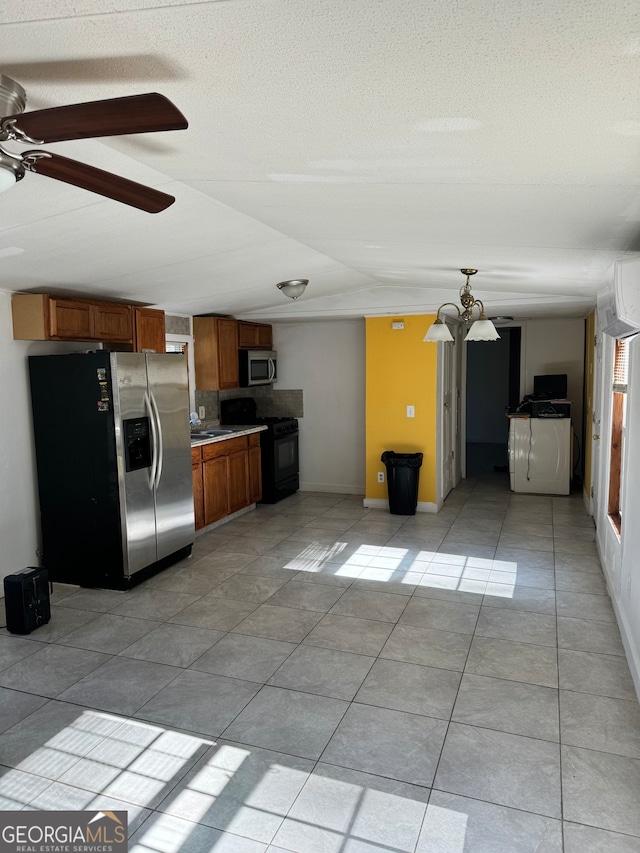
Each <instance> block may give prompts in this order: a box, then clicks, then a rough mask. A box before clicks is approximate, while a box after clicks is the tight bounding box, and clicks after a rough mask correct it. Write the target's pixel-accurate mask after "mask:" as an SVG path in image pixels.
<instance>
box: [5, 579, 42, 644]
mask: <svg viewBox="0 0 640 853" xmlns="http://www.w3.org/2000/svg"><path fill="white" fill-rule="evenodd" d="M4 606H5V611H6V615H7V630H8V631H11V633H12V634H30V633H31V632H32V631H34V630H35V629H36V628H38V627H39V626H40V625H46V623H47V622H48V621H49V620H50V619H51V605H50V604H49V579H48V577H47V570H46V569H34V568H32V567H30V568H28V569H23V570H22V571H21V572H16V573H15V574H14V575H7V576H6V577H5V579H4Z"/></svg>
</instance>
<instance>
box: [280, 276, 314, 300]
mask: <svg viewBox="0 0 640 853" xmlns="http://www.w3.org/2000/svg"><path fill="white" fill-rule="evenodd" d="M308 284H309V279H308V278H292V279H290V280H289V281H281V282H280V283H279V284H276V287H277V288H278V290H280V291H281V292H282V293H284V295H285V296H288V297H289V299H297V298H298V297H299V296H302V294H303V293H304V291H305V288H306V286H307V285H308Z"/></svg>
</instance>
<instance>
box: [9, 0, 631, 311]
mask: <svg viewBox="0 0 640 853" xmlns="http://www.w3.org/2000/svg"><path fill="white" fill-rule="evenodd" d="M0 57H1V60H0V72H1V73H3V74H6V75H9V76H10V77H13V78H14V79H15V80H17V81H18V82H19V83H20V84H21V85H22V86H23V87H24V88H25V89H26V90H27V96H28V103H27V109H39V108H43V107H51V106H57V105H62V104H70V103H76V102H80V101H89V100H97V99H100V98H111V97H119V96H122V95H129V94H137V93H141V92H150V91H158V92H161V93H163V94H165V95H166V96H167V97H169V98H170V99H171V100H172V101H173V102H174V103H175V104H176V105H177V106H178V107H179V108H180V110H181V111H182V112H183V113H184V114H185V116H186V117H187V119H188V120H189V129H188V130H186V131H178V132H173V133H158V134H146V135H143V136H128V137H119V138H108V139H104V140H87V141H77V142H75V141H74V142H65V143H58V144H56V145H51V146H48V148H49V150H52V151H57V152H58V153H60V154H64V155H66V156H68V157H73V158H76V159H79V160H82V161H84V162H87V163H90V164H92V165H95V166H98V167H99V168H102V169H106V170H108V171H113V172H117V173H118V174H120V175H123V176H125V177H128V178H131V179H133V180H136V181H139V182H141V183H146V184H149V185H151V186H154V187H158V188H160V189H162V190H163V191H165V192H168V193H171V194H173V195H175V196H176V202H175V204H174V205H173V206H172V207H170V208H169V209H168V210H167V211H165V212H163V213H160V214H157V215H149V214H145V213H142V212H140V211H137V210H135V209H132V208H128V207H125V206H124V205H121V204H117V203H116V202H113V201H110V200H107V199H102V198H101V197H99V196H95V195H92V194H90V193H88V192H85V191H83V190H80V189H76V188H73V187H71V186H68V185H66V184H62V183H59V182H57V181H52V180H50V179H47V178H45V177H42V176H38V175H32V174H28V175H27V176H26V177H25V179H24V180H23V181H21V182H20V183H19V184H17V185H16V186H15V187H14V188H12V189H11V190H10V191H8V192H6V193H4V194H2V195H0V288H2V289H6V290H48V291H52V292H53V291H55V292H60V291H63V292H69V293H75V292H77V293H82V294H84V295H88V294H91V295H96V296H101V297H107V298H113V299H127V300H132V301H138V302H141V303H147V304H154V305H159V306H161V307H164V308H165V309H167V310H169V311H172V312H182V313H187V314H199V313H208V312H216V313H223V314H233V315H236V316H240V317H253V318H255V319H278V318H280V319H296V318H330V317H336V316H340V317H348V316H363V315H375V314H398V313H423V312H428V311H433V310H434V309H435V308H437V306H438V305H439V304H440V303H441V302H444V301H446V300H449V299H452V298H455V296H456V292H457V289H458V288H459V287H460V285H461V284H463V282H464V279H463V277H462V276H461V275H460V272H459V269H460V268H461V267H475V268H477V269H478V270H479V272H478V275H477V276H476V277H475V279H474V280H473V282H472V284H473V289H474V293H475V294H476V295H477V296H479V297H481V298H482V299H483V300H484V301H485V303H486V305H487V308H488V311H489V313H490V314H493V315H495V314H505V313H508V314H512V315H514V316H515V317H516V318H524V317H538V316H548V315H550V314H553V315H555V316H574V317H575V316H585V315H586V313H588V311H589V310H590V308H591V307H592V305H593V304H594V301H595V294H596V291H597V290H598V289H599V287H601V286H602V283H603V281H604V279H605V276H606V273H607V270H608V268H609V267H610V266H611V264H612V263H613V261H614V260H615V259H616V258H618V257H622V256H624V255H627V254H629V253H638V252H640V8H639V6H638V2H637V0H598V2H596V0H569V2H566V3H559V2H558V0H527V2H525V0H492V2H489V0H476V2H469V3H451V2H445V0H348V2H344V0H203V1H202V2H198V0H190V2H184V0H173V2H172V3H171V4H170V5H169V4H167V2H166V0H74V2H71V0H29V2H28V3H23V4H20V5H18V4H16V3H4V4H2V6H1V7H0ZM30 147H32V146H30ZM13 150H15V151H18V150H20V147H19V146H18V147H16V146H15V144H14V147H13ZM289 278H308V279H309V280H310V284H309V286H308V288H307V291H306V293H305V295H304V297H303V298H301V299H300V300H298V301H296V302H292V301H290V300H288V299H286V298H285V297H284V296H282V294H281V293H280V292H279V291H278V290H277V289H276V287H275V284H276V282H279V281H281V280H283V279H289Z"/></svg>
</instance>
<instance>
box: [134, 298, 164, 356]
mask: <svg viewBox="0 0 640 853" xmlns="http://www.w3.org/2000/svg"><path fill="white" fill-rule="evenodd" d="M134 316H135V330H136V334H135V341H134V347H133V348H134V350H135V351H136V352H165V351H166V338H165V322H164V311H160V310H158V309H156V308H134Z"/></svg>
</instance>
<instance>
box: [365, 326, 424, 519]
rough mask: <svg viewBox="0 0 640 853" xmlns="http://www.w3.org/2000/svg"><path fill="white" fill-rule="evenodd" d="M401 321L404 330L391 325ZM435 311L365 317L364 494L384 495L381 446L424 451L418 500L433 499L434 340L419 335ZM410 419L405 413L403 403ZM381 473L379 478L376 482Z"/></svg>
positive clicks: (384, 448) (403, 451) (385, 485)
mask: <svg viewBox="0 0 640 853" xmlns="http://www.w3.org/2000/svg"><path fill="white" fill-rule="evenodd" d="M394 320H395V321H398V320H403V321H404V329H400V330H396V329H392V328H391V324H392V322H393V321H394ZM434 320H435V315H431V314H424V315H419V316H413V317H370V318H367V320H366V347H367V372H366V376H367V380H366V382H367V402H366V433H367V437H366V497H367V498H382V499H386V498H387V484H386V469H385V467H384V465H383V463H382V462H381V461H380V456H381V455H382V453H383V451H385V450H395V451H396V452H397V453H417V452H418V451H420V452H422V453H423V454H424V457H423V460H422V468H421V469H420V480H419V489H418V501H419V502H427V503H435V502H436V391H437V357H438V344H434V343H424V342H423V340H422V339H423V338H424V336H425V334H426V332H427V329H428V328H429V326H430V325H431V324H432V323H433V321H434ZM408 405H411V406H415V417H414V418H408V417H407V406H408ZM378 471H385V482H384V483H378V482H377V473H378Z"/></svg>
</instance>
